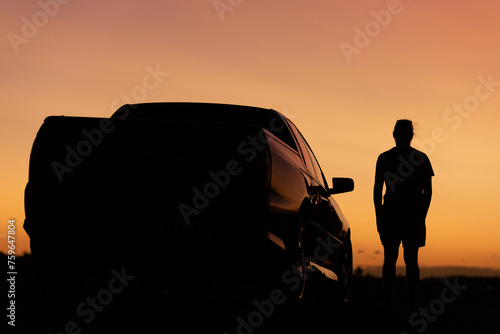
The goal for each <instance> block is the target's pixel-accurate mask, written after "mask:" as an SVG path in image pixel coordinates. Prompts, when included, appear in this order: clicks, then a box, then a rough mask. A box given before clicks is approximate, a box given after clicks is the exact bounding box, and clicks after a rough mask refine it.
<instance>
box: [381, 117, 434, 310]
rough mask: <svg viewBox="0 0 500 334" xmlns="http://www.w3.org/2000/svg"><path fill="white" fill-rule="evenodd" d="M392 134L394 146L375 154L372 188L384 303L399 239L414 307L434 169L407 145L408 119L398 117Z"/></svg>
mask: <svg viewBox="0 0 500 334" xmlns="http://www.w3.org/2000/svg"><path fill="white" fill-rule="evenodd" d="M393 136H394V139H395V141H396V147H394V148H392V149H390V150H389V151H386V152H384V153H382V154H380V155H379V157H378V160H377V167H376V171H375V185H374V188H373V201H374V204H375V213H376V217H377V230H378V232H379V234H380V240H381V241H382V245H383V246H384V266H383V269H382V275H383V278H384V288H385V295H386V303H387V304H388V306H390V304H391V299H392V289H393V285H394V280H395V278H396V261H397V259H398V253H399V245H400V244H401V242H402V243H403V247H404V260H405V264H406V283H407V286H408V296H409V306H410V308H415V307H416V297H417V288H418V282H419V279H420V269H419V267H418V249H419V247H423V246H425V236H426V229H425V218H426V216H427V210H428V209H429V205H430V203H431V196H432V181H431V179H432V176H434V171H433V170H432V166H431V163H430V161H429V158H428V157H427V155H425V154H424V153H422V152H420V151H418V150H416V149H414V148H413V147H411V146H410V143H411V140H412V139H413V124H412V122H411V121H410V120H404V119H403V120H398V121H397V122H396V125H395V127H394V132H393ZM384 184H385V194H384V197H383V202H382V191H383V186H384Z"/></svg>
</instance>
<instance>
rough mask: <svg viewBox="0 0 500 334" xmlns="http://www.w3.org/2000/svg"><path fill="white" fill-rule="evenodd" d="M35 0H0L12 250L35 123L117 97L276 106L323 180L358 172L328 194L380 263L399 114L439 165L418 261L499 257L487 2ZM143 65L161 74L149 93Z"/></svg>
mask: <svg viewBox="0 0 500 334" xmlns="http://www.w3.org/2000/svg"><path fill="white" fill-rule="evenodd" d="M60 1H61V2H64V1H62V0H60ZM40 3H43V4H46V5H43V6H42V5H40ZM40 3H39V2H37V1H3V2H0V16H1V19H0V22H2V23H1V32H2V35H3V36H4V38H3V39H2V40H1V42H0V46H1V53H0V64H1V65H0V66H1V74H2V75H1V80H0V88H1V92H2V102H3V103H2V109H3V110H2V112H1V114H0V117H1V121H0V138H1V141H0V148H1V153H2V154H1V156H0V157H1V161H0V180H1V185H2V187H1V195H0V201H1V202H0V203H1V206H0V243H1V244H0V250H1V251H4V252H5V251H6V249H7V248H6V243H5V241H6V239H5V233H6V231H7V227H6V226H7V220H8V219H9V218H16V219H17V221H18V227H17V232H18V233H17V237H18V239H17V249H18V251H19V252H23V251H28V250H29V241H28V238H27V236H26V234H25V233H24V231H23V229H22V222H23V220H24V209H23V191H24V187H25V184H26V182H27V175H28V161H29V153H30V150H31V145H32V143H33V139H34V137H35V135H36V132H37V130H38V128H39V127H40V125H41V124H42V122H43V119H44V118H45V117H46V116H48V115H81V116H104V117H105V116H109V115H110V114H111V113H112V112H113V108H114V107H116V106H117V105H120V104H121V103H122V102H124V101H125V98H124V96H126V95H129V96H130V97H129V99H130V101H131V102H153V101H201V102H221V103H234V104H244V105H253V106H260V107H266V108H274V109H277V110H279V111H281V112H284V113H285V114H287V115H288V116H289V117H290V118H291V119H292V120H293V121H294V122H295V123H296V125H297V126H298V127H299V128H300V129H301V131H302V132H303V134H304V136H305V137H306V138H307V139H308V141H309V143H310V145H311V146H312V148H313V150H314V151H315V153H316V155H317V157H318V159H319V161H320V164H321V165H322V167H323V171H324V173H325V175H326V176H327V178H330V177H332V176H350V177H353V178H354V179H355V182H356V190H355V192H353V193H349V194H341V195H337V196H336V199H337V201H338V202H339V204H340V206H341V208H342V210H343V213H344V215H345V216H346V217H347V218H348V219H349V221H350V223H351V226H352V230H353V232H352V233H353V234H352V235H353V244H354V252H355V262H356V263H355V264H356V265H367V264H370V265H377V264H381V263H382V256H381V254H380V252H381V251H382V248H381V245H380V242H379V240H378V235H377V233H376V229H375V219H374V212H373V204H372V199H371V198H372V186H373V177H374V169H375V161H376V158H377V156H378V154H379V153H381V152H382V151H384V150H387V149H389V148H390V147H391V146H392V145H393V140H392V137H391V132H392V128H393V126H394V122H395V120H396V119H398V118H409V119H412V120H413V121H414V122H416V123H417V124H418V128H417V135H416V138H415V142H414V146H415V147H417V148H420V149H422V150H423V151H424V152H426V153H427V154H428V156H429V158H430V160H431V162H432V164H433V167H434V170H435V173H436V177H435V178H434V197H433V201H432V204H431V208H430V212H429V216H428V219H427V226H428V239H427V246H426V247H425V248H423V249H422V250H421V252H420V254H421V255H420V263H421V265H465V266H481V267H495V268H500V242H499V236H500V224H499V221H500V220H499V218H498V217H499V215H500V206H499V205H498V203H499V200H500V181H499V177H498V176H497V173H498V170H500V157H499V154H498V153H500V152H499V151H500V150H499V148H498V143H499V142H500V141H499V139H500V113H499V112H498V111H499V107H500V42H499V39H498V36H500V34H499V33H500V21H499V20H498V13H499V12H500V3H499V2H498V1H496V0H484V1H469V0H413V1H410V0H403V1H400V2H398V1H395V0H389V1H380V0H376V1H375V0H365V1H362V0H357V1H340V0H336V1H332V0H324V1H320V0H318V1H298V0H281V1H272V2H270V1H263V0H260V1H259V0H252V1H246V0H242V1H239V4H237V5H229V3H230V2H228V1H227V0H221V1H218V2H217V1H216V2H214V1H213V0H197V1H153V2H148V3H147V4H148V5H147V6H145V5H144V4H145V3H144V2H142V3H141V2H139V1H130V0H128V1H116V2H113V3H112V4H110V3H109V2H107V3H104V2H101V1H76V0H74V1H69V2H68V3H67V4H59V3H58V2H56V0H42V1H41V2H40ZM214 3H218V4H219V5H220V6H223V4H226V7H225V8H226V11H224V12H222V11H221V10H219V12H218V10H217V9H216V8H215V7H214ZM231 3H233V4H234V3H238V1H231ZM56 4H57V5H56ZM43 7H45V9H44V8H43ZM220 8H222V7H220ZM372 11H374V12H372ZM47 12H48V14H47ZM375 16H377V17H378V20H379V21H376V19H375ZM31 24H34V26H31V27H30V25H31ZM33 27H35V29H33ZM30 28H31V30H30ZM359 31H362V33H361V34H363V35H361V34H360V33H359ZM365 34H366V35H365ZM346 45H348V46H346ZM346 48H348V49H349V50H351V53H349V54H346V53H345V52H343V49H344V50H346ZM354 48H356V51H352V50H354ZM148 68H149V69H150V70H155V69H156V70H157V71H159V72H161V76H160V77H159V80H158V81H157V82H156V83H155V85H150V86H148V87H149V88H150V89H145V88H144V83H143V79H144V78H145V76H146V75H147V74H148ZM167 73H168V75H167ZM488 81H489V82H490V83H489V84H488V83H487V82H488ZM485 82H486V83H485ZM151 83H152V82H151ZM152 86H155V87H154V88H153V87H152ZM461 105H462V106H463V107H462V111H461V114H459V113H458V112H457V110H459V109H458V108H460V106H461ZM457 106H458V107H457ZM433 134H434V135H433ZM433 136H434V137H433ZM419 144H420V145H419ZM2 233H3V234H2Z"/></svg>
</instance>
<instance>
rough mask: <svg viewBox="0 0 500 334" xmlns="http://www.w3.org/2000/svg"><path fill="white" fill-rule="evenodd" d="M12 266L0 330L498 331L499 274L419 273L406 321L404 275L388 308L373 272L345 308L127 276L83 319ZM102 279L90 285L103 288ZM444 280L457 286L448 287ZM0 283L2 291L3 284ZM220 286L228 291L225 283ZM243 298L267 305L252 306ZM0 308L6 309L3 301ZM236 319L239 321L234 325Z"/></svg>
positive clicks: (22, 260) (358, 283)
mask: <svg viewBox="0 0 500 334" xmlns="http://www.w3.org/2000/svg"><path fill="white" fill-rule="evenodd" d="M3 258H4V256H2V261H3ZM5 262H6V260H5ZM17 269H18V270H17V272H18V274H17V277H16V327H15V330H14V331H12V329H13V327H11V326H4V324H6V322H7V320H8V319H7V318H6V317H5V316H3V317H2V318H3V322H4V324H2V328H6V330H5V331H4V330H2V331H1V332H2V333H10V332H12V333H52V334H56V333H57V334H59V333H75V334H76V333H81V334H84V333H93V334H94V333H96V334H97V333H220V334H225V333H228V334H236V333H245V334H250V333H287V334H295V333H406V332H408V333H481V334H482V333H495V334H497V333H500V278H498V277H497V278H480V277H477V278H476V277H449V278H426V279H423V280H422V281H421V285H420V303H419V305H421V307H422V309H420V310H417V315H416V316H414V318H413V322H412V323H410V322H409V320H408V314H409V313H408V310H407V308H406V295H405V293H406V291H405V281H404V277H398V279H397V282H396V289H395V294H396V297H395V307H394V311H393V312H388V311H387V310H386V309H385V308H384V307H383V306H382V301H383V293H382V280H381V279H379V278H375V277H372V276H364V277H356V278H355V279H354V281H353V285H352V290H351V298H350V301H349V303H348V304H347V305H346V306H345V307H336V306H329V307H328V306H320V305H318V303H317V302H315V301H314V300H306V301H305V302H304V303H301V304H296V303H293V302H290V299H288V300H287V301H285V302H284V303H282V304H280V305H275V304H273V306H269V303H268V304H266V303H265V302H263V301H264V300H269V298H266V296H268V297H269V294H267V295H266V294H263V295H262V296H261V297H257V298H255V297H249V299H246V300H245V299H244V298H243V299H241V300H238V298H235V299H236V301H235V300H232V301H231V302H228V301H226V300H222V299H220V298H212V299H207V298H199V297H197V295H196V293H194V294H191V296H189V297H170V296H167V295H162V294H156V295H152V294H143V293H137V292H138V291H143V290H144V289H147V288H148V287H147V286H144V285H147V283H145V282H141V281H140V280H134V281H132V282H131V283H130V285H129V286H127V287H126V288H125V289H124V290H123V291H122V292H120V293H117V294H115V295H114V296H113V299H112V300H111V301H110V303H109V304H108V305H106V306H105V307H104V308H103V310H102V311H101V312H96V313H95V318H94V319H93V320H92V321H90V322H89V324H86V323H85V321H84V320H85V319H88V314H87V315H86V316H87V317H84V316H82V315H81V314H80V315H79V314H77V312H76V309H77V305H78V303H76V304H74V303H73V304H72V305H73V306H70V305H67V307H64V310H63V311H61V314H58V316H54V314H53V313H54V311H53V310H52V309H51V305H53V304H57V303H58V300H55V299H51V298H50V297H40V296H42V295H44V296H50V295H51V294H50V292H49V291H40V288H39V287H38V285H37V283H36V280H35V278H36V277H35V276H34V269H33V264H32V258H31V256H25V257H19V258H18V259H17ZM107 281H109V279H108V280H107ZM107 281H105V282H103V283H102V284H101V285H99V284H98V285H97V286H103V287H106V286H107ZM4 282H5V281H4ZM446 282H448V283H446ZM449 285H451V286H453V285H455V286H458V289H456V290H455V293H453V291H452V289H451V288H449ZM2 287H4V288H3V289H2V291H5V292H7V289H8V288H7V286H5V285H4V283H2ZM225 288H227V289H231V287H230V285H226V286H225ZM445 289H447V290H445ZM42 290H43V288H42ZM238 291H239V292H238V293H240V292H242V290H238ZM3 293H4V292H3ZM95 293H98V290H95ZM236 294H237V292H234V293H233V297H234V295H236ZM93 295H94V296H96V294H93ZM242 295H243V294H242ZM233 299H234V298H233ZM78 300H81V301H85V300H86V299H85V298H82V299H78ZM248 300H255V301H257V302H259V303H264V304H265V305H267V306H268V307H267V308H265V310H264V311H263V312H259V311H258V309H257V307H256V306H255V305H254V304H252V303H251V302H248ZM2 309H3V310H4V311H3V312H5V313H6V312H7V311H6V307H2ZM425 309H427V310H428V311H427V313H426V311H425ZM45 311H47V312H45ZM263 313H267V314H266V315H263ZM53 318H57V319H59V322H55V321H53V320H52V319H53ZM70 321H74V323H75V325H74V327H72V326H71V325H68V323H70ZM242 321H245V325H241V323H242ZM249 323H253V324H254V326H251V325H249ZM65 326H66V330H65ZM405 331H406V332H405Z"/></svg>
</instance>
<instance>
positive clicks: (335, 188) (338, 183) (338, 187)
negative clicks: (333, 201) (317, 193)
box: [328, 177, 354, 195]
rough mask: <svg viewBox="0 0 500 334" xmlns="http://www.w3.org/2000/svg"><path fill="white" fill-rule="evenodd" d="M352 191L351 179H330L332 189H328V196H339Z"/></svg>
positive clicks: (352, 182) (352, 183)
mask: <svg viewBox="0 0 500 334" xmlns="http://www.w3.org/2000/svg"><path fill="white" fill-rule="evenodd" d="M353 190H354V181H353V179H350V178H347V177H334V178H332V187H331V188H330V189H328V193H329V194H332V195H333V194H340V193H346V192H349V191H353Z"/></svg>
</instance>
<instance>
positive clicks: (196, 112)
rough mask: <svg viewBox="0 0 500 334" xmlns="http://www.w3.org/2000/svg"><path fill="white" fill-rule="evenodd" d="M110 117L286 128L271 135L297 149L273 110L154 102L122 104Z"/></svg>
mask: <svg viewBox="0 0 500 334" xmlns="http://www.w3.org/2000/svg"><path fill="white" fill-rule="evenodd" d="M111 118H119V119H157V120H168V121H186V122H208V123H235V124H252V125H257V126H260V127H262V128H264V129H268V130H269V129H270V127H272V126H274V127H276V128H281V129H283V128H282V126H285V127H284V129H285V131H280V133H276V132H275V131H270V132H272V133H273V134H274V135H276V136H277V137H278V138H280V139H281V140H282V141H284V142H285V143H287V144H288V145H290V146H291V147H293V148H295V147H296V145H295V142H294V140H293V137H292V135H291V134H290V132H289V130H288V127H287V126H286V124H285V123H284V118H285V117H284V116H283V115H282V114H281V113H279V112H278V111H276V110H273V109H264V108H258V107H250V106H242V105H232V104H218V103H200V102H156V103H138V104H125V105H123V106H121V107H120V108H119V109H118V110H117V111H115V112H114V113H113V115H112V116H111Z"/></svg>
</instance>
